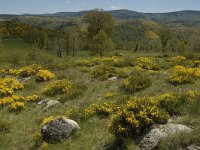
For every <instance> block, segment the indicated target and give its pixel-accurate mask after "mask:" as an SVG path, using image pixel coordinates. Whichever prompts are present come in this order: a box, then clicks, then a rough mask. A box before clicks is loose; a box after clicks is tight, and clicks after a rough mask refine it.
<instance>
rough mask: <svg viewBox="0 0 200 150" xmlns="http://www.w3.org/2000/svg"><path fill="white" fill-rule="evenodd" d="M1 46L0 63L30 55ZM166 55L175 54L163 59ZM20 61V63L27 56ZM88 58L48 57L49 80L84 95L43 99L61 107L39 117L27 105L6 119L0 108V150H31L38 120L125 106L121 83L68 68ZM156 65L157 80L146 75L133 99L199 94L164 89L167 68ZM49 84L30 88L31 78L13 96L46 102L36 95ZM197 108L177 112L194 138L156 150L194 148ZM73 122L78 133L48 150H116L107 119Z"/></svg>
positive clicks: (15, 46)
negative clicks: (98, 106)
mask: <svg viewBox="0 0 200 150" xmlns="http://www.w3.org/2000/svg"><path fill="white" fill-rule="evenodd" d="M2 45H3V46H2V47H3V49H2V53H1V56H0V58H1V59H0V60H2V59H3V58H7V57H10V56H11V55H12V54H13V52H14V51H16V52H19V53H21V54H25V52H28V51H30V50H31V49H32V47H31V45H29V44H27V43H24V42H23V41H21V40H6V41H3V44H2ZM114 53H115V52H111V53H110V54H109V55H110V56H111V55H113V54H114ZM121 53H122V54H123V55H124V56H130V57H139V56H151V57H155V58H157V56H162V54H160V53H150V52H144V51H143V52H139V53H136V54H133V52H131V51H125V52H124V51H123V52H121ZM168 55H176V54H172V53H169V54H168ZM24 56H25V57H26V56H27V55H24ZM90 58H91V57H89V56H88V53H87V51H84V52H81V53H80V54H79V56H78V57H75V58H72V57H67V58H61V59H60V58H56V57H53V63H52V64H48V65H47V66H46V65H44V64H43V65H44V66H46V67H47V68H49V69H50V70H51V71H52V72H54V73H55V74H56V78H55V79H53V80H56V79H68V80H70V81H71V82H72V83H73V84H75V85H81V86H82V87H85V89H84V90H83V91H82V92H83V94H82V95H78V94H77V95H75V96H74V97H73V98H69V97H63V96H54V97H49V98H51V99H57V100H60V99H62V103H63V105H62V106H58V107H55V108H52V109H49V110H45V111H44V110H43V109H41V108H37V106H36V104H35V103H32V104H28V105H27V106H26V108H25V110H23V111H22V112H20V113H11V112H9V111H8V110H7V109H6V108H0V121H2V120H5V121H6V122H7V123H9V132H0V149H2V150H8V149H9V150H27V149H34V142H33V134H34V133H35V132H36V131H37V132H40V128H41V125H40V124H41V122H42V120H43V119H44V118H46V117H48V116H52V115H53V116H57V115H65V113H66V112H67V111H68V110H69V109H70V108H77V109H83V108H86V107H88V106H89V105H90V104H94V103H102V102H104V101H115V102H117V103H118V104H122V105H123V104H125V102H126V100H127V98H126V97H129V96H133V94H128V95H124V93H123V91H121V90H120V89H119V86H120V84H121V81H122V80H123V79H120V80H118V81H116V82H110V81H107V80H105V81H100V80H98V79H95V78H91V75H90V74H89V73H82V72H81V71H79V69H78V68H77V67H75V65H74V64H75V63H76V62H77V61H78V60H82V59H90ZM42 59H45V57H43V58H42ZM43 61H44V60H43ZM20 62H21V63H20V65H19V66H18V67H20V66H23V65H26V64H30V63H38V62H34V61H31V62H30V61H29V60H27V59H26V58H22V60H20ZM41 62H42V61H41ZM160 65H163V66H165V68H164V69H161V71H160V73H159V74H155V75H149V77H150V78H151V79H152V81H153V83H152V85H151V86H150V87H149V88H146V89H144V90H141V91H138V92H136V93H135V94H134V96H155V95H158V94H162V93H167V92H178V91H183V92H184V91H188V90H198V91H200V87H199V84H200V80H196V81H195V82H194V83H191V84H183V85H178V86H174V85H172V84H170V83H169V82H167V81H166V79H167V78H168V76H169V71H170V70H169V69H168V68H171V66H170V64H169V63H165V62H163V63H162V64H160ZM10 67H12V63H11V62H10V61H9V60H8V61H6V62H4V61H1V64H0V69H3V68H10ZM90 69H93V67H91V68H90ZM50 82H51V81H47V82H40V83H39V82H36V81H35V77H34V76H33V77H31V79H30V80H29V81H28V82H27V83H25V88H24V89H23V90H21V91H18V92H17V94H20V95H33V94H36V95H39V96H42V97H43V98H46V97H48V96H46V95H44V94H43V93H42V90H43V88H44V87H45V86H46V85H48V83H50ZM111 91H112V92H115V93H117V96H115V97H114V98H111V99H105V98H104V95H105V93H107V92H111ZM199 107H200V105H196V106H192V105H191V106H183V107H181V108H180V111H181V112H182V113H183V116H182V120H181V122H180V123H183V124H186V125H189V126H191V127H193V128H195V130H194V132H193V133H192V134H191V135H188V136H187V135H184V134H181V135H177V136H170V137H169V138H168V139H166V140H163V141H161V142H160V145H159V147H160V149H167V148H168V149H170V147H173V146H174V144H175V143H178V144H177V146H178V147H181V145H182V144H191V143H192V142H193V141H194V144H200V141H199V137H200V136H199V135H200V130H199V127H198V125H199V123H200V117H199V116H200V112H199ZM75 120H76V121H77V122H78V123H79V125H80V127H81V130H80V131H77V132H75V133H74V135H72V136H71V137H70V138H69V139H67V140H66V141H64V142H62V143H58V144H49V149H50V150H65V149H69V150H78V149H83V150H98V149H99V150H100V149H101V150H102V149H103V150H115V149H117V148H118V146H119V145H118V144H119V143H118V142H117V141H116V138H115V137H114V136H113V135H112V134H110V133H109V132H108V124H109V120H110V118H104V119H100V118H98V117H93V118H91V119H89V120H81V119H79V118H77V119H75ZM174 141H175V142H174ZM117 143H118V144H117ZM124 143H125V145H124V146H123V148H121V149H126V150H133V149H138V147H137V146H136V145H135V144H134V142H133V140H130V139H126V140H125V141H124Z"/></svg>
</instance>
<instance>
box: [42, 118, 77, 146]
mask: <svg viewBox="0 0 200 150" xmlns="http://www.w3.org/2000/svg"><path fill="white" fill-rule="evenodd" d="M77 129H80V126H79V125H78V123H76V122H75V121H74V120H70V119H66V118H65V117H59V118H56V119H54V120H52V121H50V122H48V123H46V124H45V125H43V126H42V128H41V134H42V136H43V139H44V140H45V141H47V142H50V143H56V142H62V141H63V140H65V139H67V138H68V137H69V136H70V135H71V133H72V132H73V131H75V130H77Z"/></svg>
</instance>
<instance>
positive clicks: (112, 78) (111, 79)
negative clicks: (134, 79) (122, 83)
mask: <svg viewBox="0 0 200 150" xmlns="http://www.w3.org/2000/svg"><path fill="white" fill-rule="evenodd" d="M117 80H118V77H111V78H109V79H108V81H117Z"/></svg>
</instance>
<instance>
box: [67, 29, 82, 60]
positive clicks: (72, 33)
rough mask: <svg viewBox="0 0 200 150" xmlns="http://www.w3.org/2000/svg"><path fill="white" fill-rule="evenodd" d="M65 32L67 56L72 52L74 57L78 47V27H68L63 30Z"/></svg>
mask: <svg viewBox="0 0 200 150" xmlns="http://www.w3.org/2000/svg"><path fill="white" fill-rule="evenodd" d="M65 33H66V36H65V50H66V52H67V56H69V54H70V52H72V56H73V57H75V55H76V53H77V51H78V50H79V48H80V42H81V41H80V29H79V27H69V28H67V29H66V30H65Z"/></svg>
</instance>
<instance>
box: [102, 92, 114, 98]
mask: <svg viewBox="0 0 200 150" xmlns="http://www.w3.org/2000/svg"><path fill="white" fill-rule="evenodd" d="M115 95H116V93H113V92H107V93H106V94H105V95H104V97H105V98H112V97H113V96H115Z"/></svg>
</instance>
